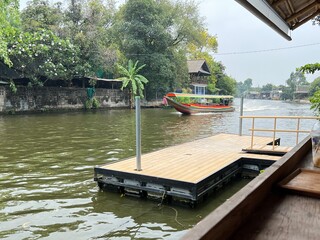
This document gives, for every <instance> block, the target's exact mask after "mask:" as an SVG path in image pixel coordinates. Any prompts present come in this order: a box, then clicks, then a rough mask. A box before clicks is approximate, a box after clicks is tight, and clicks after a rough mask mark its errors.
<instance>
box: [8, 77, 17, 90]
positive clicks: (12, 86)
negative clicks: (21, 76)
mask: <svg viewBox="0 0 320 240" xmlns="http://www.w3.org/2000/svg"><path fill="white" fill-rule="evenodd" d="M9 88H10V90H11V92H13V93H16V92H17V87H16V85H15V84H14V82H13V81H12V80H10V83H9Z"/></svg>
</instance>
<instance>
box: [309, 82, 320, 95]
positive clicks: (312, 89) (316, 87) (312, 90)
mask: <svg viewBox="0 0 320 240" xmlns="http://www.w3.org/2000/svg"><path fill="white" fill-rule="evenodd" d="M318 90H320V77H317V78H316V79H314V80H313V82H312V83H311V85H310V89H309V95H310V96H312V95H313V94H314V93H315V92H316V91H318Z"/></svg>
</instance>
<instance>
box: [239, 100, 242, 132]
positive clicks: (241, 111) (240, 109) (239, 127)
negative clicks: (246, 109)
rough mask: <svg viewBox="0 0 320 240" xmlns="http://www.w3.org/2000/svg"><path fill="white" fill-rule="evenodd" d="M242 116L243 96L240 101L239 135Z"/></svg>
mask: <svg viewBox="0 0 320 240" xmlns="http://www.w3.org/2000/svg"><path fill="white" fill-rule="evenodd" d="M242 116H243V96H242V97H241V101H240V122H239V136H242V118H241V117H242Z"/></svg>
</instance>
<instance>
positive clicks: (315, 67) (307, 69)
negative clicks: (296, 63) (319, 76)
mask: <svg viewBox="0 0 320 240" xmlns="http://www.w3.org/2000/svg"><path fill="white" fill-rule="evenodd" d="M297 71H300V72H302V73H311V74H313V73H315V72H316V71H320V63H313V64H306V65H304V66H302V67H300V68H297Z"/></svg>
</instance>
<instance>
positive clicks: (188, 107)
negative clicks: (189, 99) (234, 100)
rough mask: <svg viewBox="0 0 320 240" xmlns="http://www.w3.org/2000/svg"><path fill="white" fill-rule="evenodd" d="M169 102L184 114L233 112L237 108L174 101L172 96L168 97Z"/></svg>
mask: <svg viewBox="0 0 320 240" xmlns="http://www.w3.org/2000/svg"><path fill="white" fill-rule="evenodd" d="M166 99H167V102H168V104H169V105H170V106H172V107H174V108H175V109H176V110H177V111H178V112H181V113H183V114H188V115H190V114H195V113H206V112H208V113H209V112H233V111H234V110H235V108H234V107H232V106H226V105H213V106H210V105H201V104H194V105H192V104H182V103H179V102H176V101H174V100H173V99H171V98H170V97H166Z"/></svg>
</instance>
